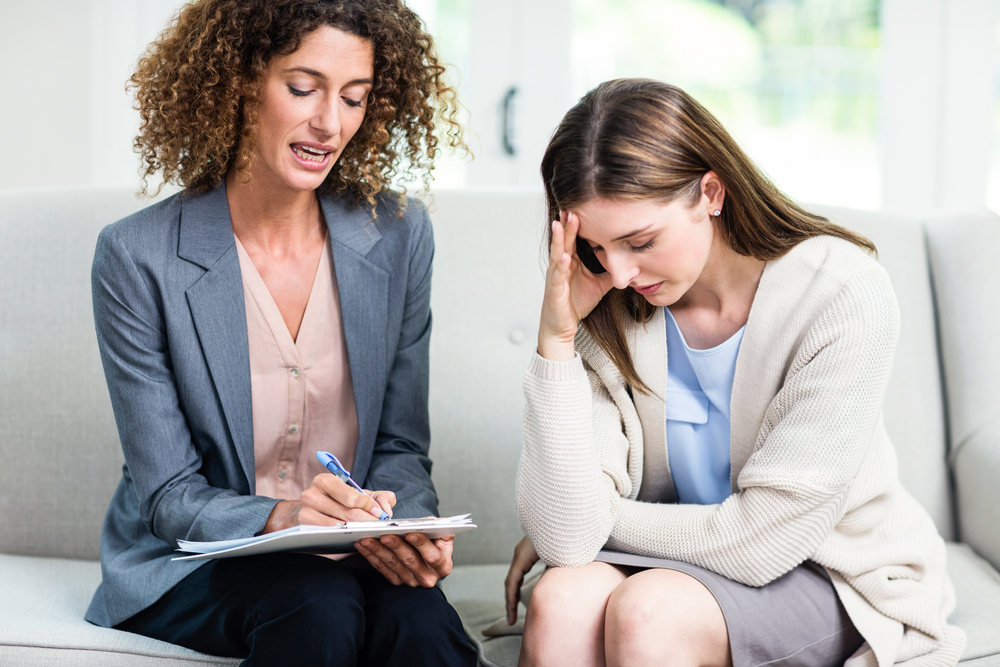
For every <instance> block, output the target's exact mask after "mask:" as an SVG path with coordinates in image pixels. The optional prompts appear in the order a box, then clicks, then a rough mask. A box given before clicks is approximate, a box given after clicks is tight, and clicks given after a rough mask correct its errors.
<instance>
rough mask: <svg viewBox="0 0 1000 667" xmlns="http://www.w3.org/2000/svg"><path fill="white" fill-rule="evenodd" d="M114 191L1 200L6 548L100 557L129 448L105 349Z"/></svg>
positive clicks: (0, 493) (121, 203)
mask: <svg viewBox="0 0 1000 667" xmlns="http://www.w3.org/2000/svg"><path fill="white" fill-rule="evenodd" d="M143 205H144V204H143V202H140V201H138V200H137V199H136V198H135V196H134V194H133V192H132V191H129V190H125V189H120V188H113V189H83V188H80V189H70V190H28V191H20V192H7V193H0V459H2V460H3V462H4V465H3V466H0V517H2V519H0V551H2V552H4V553H12V554H24V555H32V556H59V557H67V558H69V557H75V558H97V557H98V556H99V554H100V532H101V523H102V521H103V519H104V512H105V511H106V510H107V508H108V502H109V501H110V500H111V494H112V492H113V491H114V488H115V485H116V484H117V483H118V479H119V478H120V477H121V464H122V460H123V459H122V453H121V448H120V446H119V444H118V431H117V429H116V428H115V421H114V416H113V415H112V412H111V400H110V398H109V396H108V389H107V385H106V384H105V383H104V371H103V370H102V368H101V359H100V356H99V354H98V352H97V335H96V334H95V332H94V316H93V312H92V311H91V301H90V264H91V262H92V261H93V258H94V246H95V244H96V243H97V234H98V232H99V231H100V230H101V228H103V227H104V226H105V225H107V224H108V223H109V222H113V221H115V220H117V219H119V218H122V217H124V216H126V215H128V214H129V213H131V212H133V211H135V210H137V209H139V208H141V207H142V206H143Z"/></svg>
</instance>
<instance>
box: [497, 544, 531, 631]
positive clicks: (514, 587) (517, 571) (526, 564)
mask: <svg viewBox="0 0 1000 667" xmlns="http://www.w3.org/2000/svg"><path fill="white" fill-rule="evenodd" d="M537 562H538V552H537V551H535V545H534V544H532V543H531V540H529V539H528V538H527V537H522V538H521V541H520V542H518V543H517V546H516V547H514V558H513V559H511V561H510V569H509V570H508V571H507V578H506V579H504V582H503V587H504V593H505V597H506V599H507V625H514V624H515V623H517V603H518V602H520V601H521V584H523V583H524V575H526V574H527V573H528V570H530V569H531V567H532V566H533V565H534V564H535V563H537Z"/></svg>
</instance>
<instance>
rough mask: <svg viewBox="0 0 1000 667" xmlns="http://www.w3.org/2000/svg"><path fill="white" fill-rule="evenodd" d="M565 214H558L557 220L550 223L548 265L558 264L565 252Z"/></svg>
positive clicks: (563, 212) (561, 212) (562, 212)
mask: <svg viewBox="0 0 1000 667" xmlns="http://www.w3.org/2000/svg"><path fill="white" fill-rule="evenodd" d="M565 225H566V212H565V211H560V212H559V219H558V220H553V221H552V243H551V244H549V264H550V265H552V264H558V263H559V260H560V259H561V258H562V256H563V254H564V253H565V252H566V242H565V236H566V234H565V230H564V227H565Z"/></svg>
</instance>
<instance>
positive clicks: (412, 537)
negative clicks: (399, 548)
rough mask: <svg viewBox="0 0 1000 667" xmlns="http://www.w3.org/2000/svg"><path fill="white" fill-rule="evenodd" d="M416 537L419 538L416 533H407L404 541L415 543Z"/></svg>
mask: <svg viewBox="0 0 1000 667" xmlns="http://www.w3.org/2000/svg"><path fill="white" fill-rule="evenodd" d="M417 539H419V538H418V537H417V536H416V535H407V536H406V541H407V542H409V543H411V544H416V543H417Z"/></svg>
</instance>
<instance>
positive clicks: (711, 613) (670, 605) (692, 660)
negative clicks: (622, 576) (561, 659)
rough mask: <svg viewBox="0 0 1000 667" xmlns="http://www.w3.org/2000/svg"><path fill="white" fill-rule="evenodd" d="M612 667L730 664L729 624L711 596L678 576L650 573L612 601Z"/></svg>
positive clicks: (608, 629)
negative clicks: (625, 666) (626, 666)
mask: <svg viewBox="0 0 1000 667" xmlns="http://www.w3.org/2000/svg"><path fill="white" fill-rule="evenodd" d="M605 644H606V653H607V660H608V665H627V664H647V663H656V664H662V665H670V666H673V665H676V666H681V665H702V666H709V665H713V666H714V665H718V666H719V667H723V666H725V665H728V664H731V663H730V656H729V634H728V632H727V630H726V623H725V618H724V617H723V615H722V610H721V609H720V608H719V605H718V602H716V600H715V596H713V595H712V593H711V591H709V590H708V589H707V588H705V587H704V585H702V584H701V582H699V581H698V580H697V579H695V578H693V577H691V576H689V575H686V574H684V573H683V572H677V571H674V570H646V571H644V572H640V573H639V574H636V575H635V576H633V577H631V578H629V580H628V581H626V582H625V583H624V584H622V585H621V586H619V587H618V588H616V589H615V591H614V592H613V593H612V594H611V596H610V597H609V599H608V606H607V612H606V614H605Z"/></svg>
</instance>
